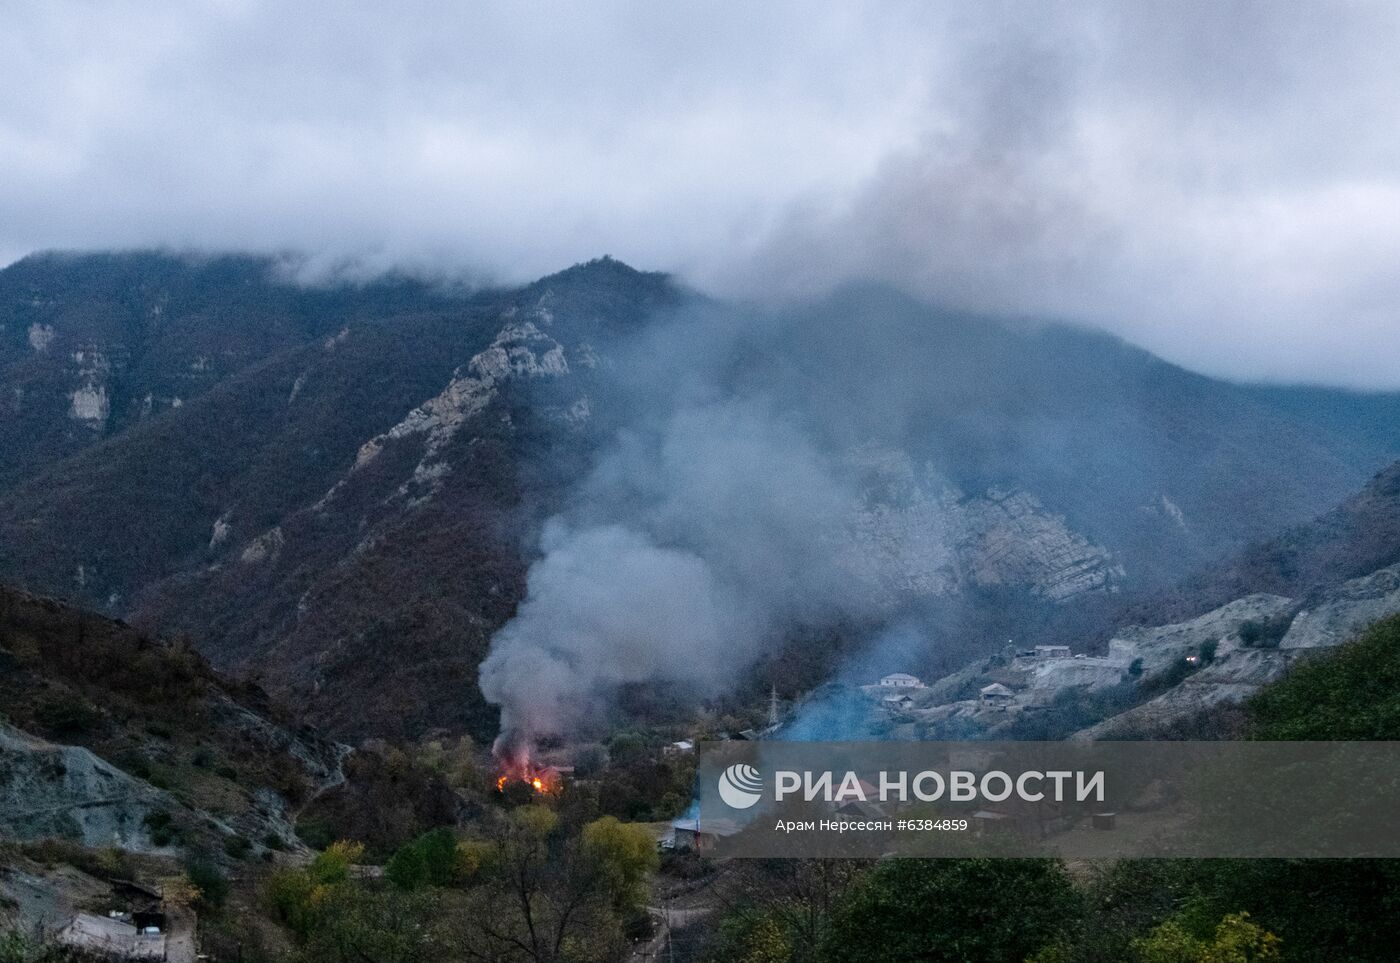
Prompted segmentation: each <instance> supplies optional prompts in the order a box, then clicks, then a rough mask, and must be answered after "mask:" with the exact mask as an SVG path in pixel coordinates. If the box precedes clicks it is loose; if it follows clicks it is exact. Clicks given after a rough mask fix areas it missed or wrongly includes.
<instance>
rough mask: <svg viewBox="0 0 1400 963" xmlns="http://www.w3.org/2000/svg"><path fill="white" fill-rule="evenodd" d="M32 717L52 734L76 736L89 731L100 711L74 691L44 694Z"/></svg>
mask: <svg viewBox="0 0 1400 963" xmlns="http://www.w3.org/2000/svg"><path fill="white" fill-rule="evenodd" d="M34 719H35V721H36V722H38V723H39V725H40V726H41V727H42V728H43V730H44V731H45V732H46V733H47V734H49V735H52V736H76V735H82V734H84V733H88V732H91V731H92V730H93V729H95V728H96V727H97V724H98V722H100V721H101V719H102V713H101V712H100V711H99V710H98V708H97V707H96V706H95V705H93V704H92V703H91V702H89V701H88V700H87V699H85V698H83V697H82V696H81V695H78V694H77V693H76V692H70V693H63V694H59V695H50V696H45V697H44V698H43V699H41V700H39V704H38V705H36V706H35V707H34Z"/></svg>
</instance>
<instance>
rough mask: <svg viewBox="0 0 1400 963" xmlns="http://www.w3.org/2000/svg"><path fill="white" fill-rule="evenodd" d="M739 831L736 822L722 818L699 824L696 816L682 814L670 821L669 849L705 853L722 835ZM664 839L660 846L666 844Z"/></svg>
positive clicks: (730, 834) (729, 834)
mask: <svg viewBox="0 0 1400 963" xmlns="http://www.w3.org/2000/svg"><path fill="white" fill-rule="evenodd" d="M738 831H739V826H738V824H736V823H733V822H730V821H728V820H724V819H710V820H706V822H705V824H704V825H703V826H701V823H700V819H699V818H698V817H696V816H682V817H681V818H679V819H676V820H672V822H671V836H670V839H669V842H670V847H669V848H671V849H676V850H682V849H688V850H690V851H691V852H694V853H707V852H709V851H710V850H712V849H714V848H715V844H716V843H717V842H719V840H720V838H721V837H723V836H732V835H734V834H735V833H737V832H738ZM666 842H667V841H666V840H663V841H662V848H663V849H664V848H668V847H667V846H666Z"/></svg>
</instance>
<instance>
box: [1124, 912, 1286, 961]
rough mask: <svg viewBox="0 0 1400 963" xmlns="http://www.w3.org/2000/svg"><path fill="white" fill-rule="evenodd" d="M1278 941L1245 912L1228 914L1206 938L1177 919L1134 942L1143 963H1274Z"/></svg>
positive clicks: (1277, 955)
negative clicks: (1199, 935)
mask: <svg viewBox="0 0 1400 963" xmlns="http://www.w3.org/2000/svg"><path fill="white" fill-rule="evenodd" d="M1279 944H1280V940H1279V938H1278V937H1277V936H1275V935H1274V934H1272V933H1269V932H1266V931H1265V930H1264V929H1263V928H1262V927H1260V926H1258V925H1256V924H1254V923H1251V922H1250V921H1249V914H1248V913H1231V914H1229V915H1228V916H1226V917H1225V918H1224V919H1222V920H1221V921H1220V923H1219V925H1217V926H1216V928H1215V932H1214V934H1212V936H1210V937H1208V938H1200V937H1197V936H1194V935H1192V933H1191V932H1190V931H1189V929H1188V928H1187V926H1185V925H1183V923H1181V922H1180V921H1178V920H1177V919H1170V920H1167V921H1166V922H1165V923H1163V924H1162V925H1160V926H1158V927H1157V928H1156V929H1154V930H1153V931H1152V932H1151V933H1150V934H1149V935H1148V936H1146V937H1144V938H1142V939H1140V940H1137V941H1135V942H1134V943H1133V949H1134V950H1135V951H1136V952H1137V956H1138V959H1139V960H1141V961H1142V963H1275V961H1277V960H1279V959H1282V957H1281V956H1280V954H1279Z"/></svg>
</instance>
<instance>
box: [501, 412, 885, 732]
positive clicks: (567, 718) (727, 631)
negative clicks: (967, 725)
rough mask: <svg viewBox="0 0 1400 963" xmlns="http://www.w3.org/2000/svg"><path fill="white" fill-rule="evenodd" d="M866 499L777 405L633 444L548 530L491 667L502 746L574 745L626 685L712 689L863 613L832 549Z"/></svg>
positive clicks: (639, 437)
mask: <svg viewBox="0 0 1400 963" xmlns="http://www.w3.org/2000/svg"><path fill="white" fill-rule="evenodd" d="M854 497H855V496H854V492H853V489H851V488H850V487H849V486H848V485H846V484H845V483H844V482H843V481H842V480H841V477H840V472H839V470H838V468H837V466H835V465H834V464H833V462H832V461H831V460H830V459H829V458H827V457H825V456H824V455H823V454H821V453H820V452H819V451H818V449H817V447H816V446H815V445H814V444H813V443H812V441H811V440H810V438H809V437H807V435H806V434H804V433H803V431H801V430H800V428H799V427H798V426H797V424H796V423H795V421H794V420H793V419H791V418H789V417H785V416H784V414H783V413H782V412H779V411H777V410H775V409H773V408H772V407H771V406H769V405H767V404H765V403H764V402H762V401H744V400H727V401H716V402H714V403H711V404H706V405H699V406H686V407H683V408H681V409H680V410H678V411H676V412H675V413H674V414H672V415H670V416H669V417H666V418H664V419H662V420H661V421H660V422H659V423H658V424H657V425H656V426H655V427H654V428H650V429H646V428H643V429H634V430H629V431H628V432H626V433H624V434H623V435H622V436H621V437H620V438H619V439H618V441H617V444H616V445H615V447H614V448H613V449H612V450H611V451H610V452H608V453H607V454H606V455H605V456H604V457H603V459H602V461H601V463H600V464H599V466H598V468H597V470H596V471H595V472H594V474H593V476H592V477H591V478H590V479H589V480H588V481H587V483H586V484H585V485H584V486H583V489H582V491H581V493H580V494H579V497H578V499H577V502H578V505H577V507H576V508H575V509H574V510H573V511H572V512H571V513H570V516H569V517H560V518H555V519H552V520H551V521H550V522H549V523H548V524H547V525H546V526H545V528H544V533H543V536H542V538H541V540H540V546H539V547H540V551H541V553H542V554H541V557H540V559H539V560H538V561H537V562H536V563H535V565H534V566H533V567H532V568H531V570H530V574H529V579H528V588H527V596H526V599H525V601H524V602H523V603H522V605H521V607H520V610H519V612H518V614H517V616H516V618H515V619H514V620H513V621H512V622H510V623H509V624H508V625H506V626H505V627H504V628H503V629H502V630H501V631H500V632H499V633H498V634H497V635H496V637H495V639H494V642H493V646H492V651H491V654H490V656H489V657H488V658H487V660H486V661H485V662H484V663H483V664H482V667H481V687H482V691H483V692H484V693H485V694H486V696H487V698H488V699H490V700H491V701H493V702H497V703H499V704H500V705H501V707H502V731H503V733H504V734H505V735H504V736H503V738H505V739H507V740H508V741H509V740H519V739H528V738H530V737H532V736H539V735H545V734H567V733H568V731H569V730H570V728H571V727H572V726H574V725H576V724H577V723H578V722H579V721H580V720H582V719H584V718H585V717H586V715H587V713H588V711H589V710H590V707H592V706H593V705H594V704H595V703H596V702H597V701H599V700H600V699H603V698H606V696H607V695H608V694H609V693H611V692H612V691H614V690H615V689H616V687H617V686H619V685H621V684H624V683H629V682H640V681H644V680H668V681H673V682H678V683H681V684H683V685H684V686H686V687H689V688H691V689H694V690H695V691H700V692H703V691H707V690H713V689H714V688H716V687H718V686H721V685H723V684H725V683H727V682H729V681H731V680H732V679H733V677H734V675H735V674H736V673H737V672H738V671H740V670H741V669H743V668H745V667H747V666H748V665H749V664H751V662H752V661H753V660H754V659H755V658H756V657H757V655H758V654H759V653H760V652H762V651H763V649H764V648H765V646H766V645H767V644H769V643H770V642H771V640H772V636H773V633H775V632H776V631H777V630H778V629H779V628H780V627H782V626H785V625H788V624H790V623H792V622H793V621H794V620H797V621H802V620H815V619H821V618H828V617H832V616H835V615H845V614H852V613H858V612H859V611H860V610H861V609H862V607H863V606H864V605H865V604H866V603H865V601H864V600H865V599H866V598H868V597H869V596H870V593H869V592H868V591H865V590H864V589H863V586H862V581H861V579H860V578H858V577H856V576H854V575H853V574H851V573H849V572H846V571H844V570H843V569H842V568H841V566H840V565H839V563H838V562H836V561H834V560H833V559H834V556H835V553H833V552H832V550H831V547H832V543H833V539H834V538H835V537H836V533H839V532H840V530H841V527H842V524H843V522H844V520H845V518H846V517H847V516H848V515H849V512H850V510H851V506H852V505H853V503H854Z"/></svg>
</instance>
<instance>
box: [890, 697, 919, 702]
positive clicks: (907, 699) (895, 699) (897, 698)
mask: <svg viewBox="0 0 1400 963" xmlns="http://www.w3.org/2000/svg"><path fill="white" fill-rule="evenodd" d="M884 701H885V702H913V701H914V700H913V699H911V698H909V697H908V696H907V695H887V696H885V698H884Z"/></svg>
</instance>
